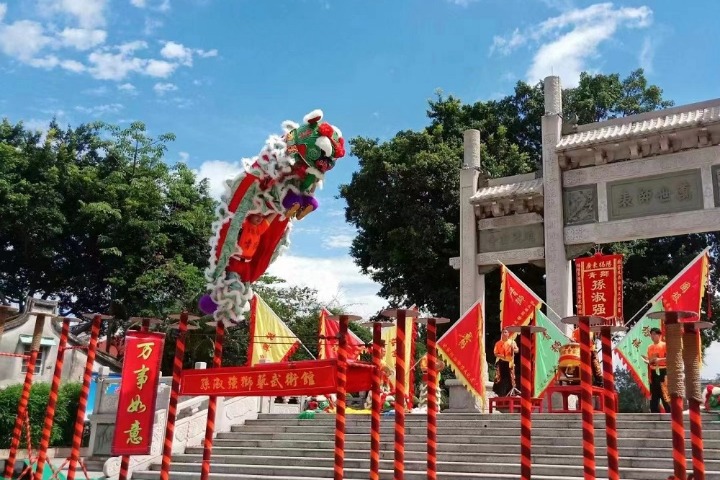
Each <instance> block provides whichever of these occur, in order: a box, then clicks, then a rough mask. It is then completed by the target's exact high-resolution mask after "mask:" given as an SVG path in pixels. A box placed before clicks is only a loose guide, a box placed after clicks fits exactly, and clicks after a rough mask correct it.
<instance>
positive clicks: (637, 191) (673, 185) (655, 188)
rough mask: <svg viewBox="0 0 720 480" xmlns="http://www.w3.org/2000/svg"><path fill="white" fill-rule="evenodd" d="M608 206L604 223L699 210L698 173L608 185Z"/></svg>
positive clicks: (693, 171)
mask: <svg viewBox="0 0 720 480" xmlns="http://www.w3.org/2000/svg"><path fill="white" fill-rule="evenodd" d="M608 203H609V211H608V220H623V219H627V218H638V217H644V216H649V215H661V214H667V213H678V212H687V211H692V210H701V209H702V208H703V193H702V178H701V175H700V170H685V171H682V172H676V173H670V174H665V175H653V176H649V177H642V178H638V179H631V180H620V181H616V182H611V183H608Z"/></svg>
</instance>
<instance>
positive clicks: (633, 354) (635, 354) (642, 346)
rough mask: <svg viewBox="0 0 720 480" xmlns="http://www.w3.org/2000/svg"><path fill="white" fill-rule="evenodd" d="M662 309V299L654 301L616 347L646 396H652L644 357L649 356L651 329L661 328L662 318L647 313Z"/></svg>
mask: <svg viewBox="0 0 720 480" xmlns="http://www.w3.org/2000/svg"><path fill="white" fill-rule="evenodd" d="M661 310H663V305H662V300H658V301H657V302H655V303H653V305H652V306H651V307H650V310H648V311H647V312H646V313H645V316H643V317H642V318H641V319H640V321H639V322H637V323H636V324H635V326H634V327H633V328H631V329H630V331H629V332H627V334H625V336H624V337H623V339H622V340H620V342H619V343H618V344H617V346H616V347H615V351H616V352H617V354H618V356H619V357H620V359H621V360H622V361H623V363H624V364H625V366H626V367H627V369H628V371H629V372H630V375H632V377H633V378H634V379H635V381H636V382H637V383H638V385H639V386H640V389H641V390H642V392H643V394H644V395H645V396H646V397H649V396H650V378H649V372H648V364H647V362H646V361H645V360H644V359H643V356H647V350H648V347H649V346H650V344H651V343H652V339H651V338H650V329H651V328H660V319H655V318H648V317H647V314H648V313H650V312H659V311H661Z"/></svg>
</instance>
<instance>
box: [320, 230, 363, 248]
mask: <svg viewBox="0 0 720 480" xmlns="http://www.w3.org/2000/svg"><path fill="white" fill-rule="evenodd" d="M354 238H355V236H354V235H349V234H337V235H328V236H325V237H323V241H322V242H323V247H325V248H345V249H347V248H350V245H352V242H353V239H354Z"/></svg>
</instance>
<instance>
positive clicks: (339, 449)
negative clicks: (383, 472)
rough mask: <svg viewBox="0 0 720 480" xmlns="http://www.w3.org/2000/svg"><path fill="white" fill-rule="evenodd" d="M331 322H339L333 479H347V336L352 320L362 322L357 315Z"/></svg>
mask: <svg viewBox="0 0 720 480" xmlns="http://www.w3.org/2000/svg"><path fill="white" fill-rule="evenodd" d="M329 319H330V320H336V321H337V322H338V326H339V329H338V353H337V400H336V403H335V459H334V463H333V478H334V479H335V480H343V478H344V477H345V400H346V395H347V392H346V387H347V335H348V324H349V323H350V320H360V317H358V316H357V315H332V316H330V317H329Z"/></svg>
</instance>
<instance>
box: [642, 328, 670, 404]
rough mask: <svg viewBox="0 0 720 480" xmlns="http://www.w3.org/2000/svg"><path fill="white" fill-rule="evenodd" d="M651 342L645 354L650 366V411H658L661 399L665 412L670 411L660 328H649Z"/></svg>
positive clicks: (665, 361)
mask: <svg viewBox="0 0 720 480" xmlns="http://www.w3.org/2000/svg"><path fill="white" fill-rule="evenodd" d="M650 338H651V339H652V341H653V343H652V344H651V345H650V346H649V347H648V350H647V356H648V364H649V366H650V411H651V412H652V413H660V402H661V401H662V404H663V408H664V409H665V413H670V395H669V394H668V389H667V347H666V346H665V342H663V341H662V330H660V329H659V328H652V329H650Z"/></svg>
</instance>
